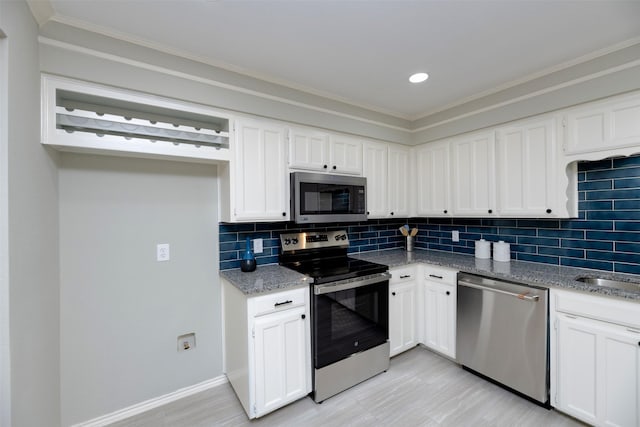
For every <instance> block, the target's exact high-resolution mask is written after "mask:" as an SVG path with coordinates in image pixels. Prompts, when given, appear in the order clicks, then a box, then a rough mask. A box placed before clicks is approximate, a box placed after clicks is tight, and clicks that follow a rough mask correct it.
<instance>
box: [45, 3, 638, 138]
mask: <svg viewBox="0 0 640 427" xmlns="http://www.w3.org/2000/svg"><path fill="white" fill-rule="evenodd" d="M49 20H50V21H53V22H58V23H60V24H63V25H68V26H71V27H75V28H78V29H81V30H85V31H89V32H93V33H96V34H100V35H103V36H107V37H111V38H114V39H117V40H121V41H124V42H127V43H132V44H135V45H138V46H143V47H147V48H150V49H153V50H156V51H159V52H162V53H166V54H169V55H173V56H177V57H180V58H185V59H189V60H192V61H196V62H200V63H204V64H207V65H211V66H214V67H218V68H221V69H224V70H227V71H231V72H234V73H238V74H242V75H244V76H247V77H251V78H255V79H259V80H262V81H265V82H269V83H273V84H277V85H280V86H284V87H288V88H291V89H295V90H299V91H302V92H306V93H308V94H311V95H316V96H320V97H323V98H326V99H330V100H333V101H337V102H342V103H345V104H347V105H351V106H354V107H358V108H364V109H366V110H369V111H372V112H376V113H380V114H385V115H388V116H390V117H394V118H399V119H403V120H408V121H416V120H420V119H423V118H426V117H429V116H431V115H433V114H436V113H439V112H442V111H445V110H448V109H450V108H454V107H457V106H460V105H463V104H466V103H468V102H471V101H475V100H477V99H480V98H484V97H486V96H489V95H493V94H495V93H498V92H501V91H504V90H506V89H510V88H512V87H515V86H518V85H521V84H524V83H527V82H530V81H532V80H535V79H538V78H541V77H544V76H547V75H550V74H553V73H556V72H558V71H562V70H565V69H568V68H571V67H573V66H576V65H579V64H583V63H585V62H588V61H591V60H594V59H596V58H599V57H602V56H605V55H607V54H610V53H612V52H616V51H619V50H622V49H625V48H627V47H630V46H633V45H635V44H638V43H640V37H634V38H631V39H628V40H624V41H622V42H619V43H616V44H614V45H612V46H609V47H606V48H603V49H599V50H596V51H594V52H590V53H588V54H586V55H582V56H580V57H578V58H574V59H572V60H569V61H565V62H563V63H560V64H557V65H554V66H551V67H548V68H545V69H542V70H540V71H537V72H535V73H531V74H528V75H526V76H524V77H521V78H518V79H516V80H512V81H510V82H507V83H504V84H501V85H499V86H496V87H494V88H491V89H489V90H486V91H483V92H480V93H477V94H475V95H471V96H468V97H465V98H463V99H459V100H457V101H454V102H452V103H449V104H447V105H444V106H441V107H437V108H435V109H431V110H427V111H425V112H423V113H417V114H402V113H400V112H397V111H391V110H388V109H385V108H380V107H378V106H374V105H370V104H366V103H357V102H353V101H352V100H350V99H347V98H345V97H341V96H339V95H337V94H334V93H329V92H325V91H320V90H317V89H313V88H310V87H307V86H305V85H300V84H295V83H291V82H288V81H285V80H283V79H279V78H276V77H274V76H271V75H267V74H265V73H258V72H255V71H251V70H247V69H245V68H243V67H238V66H236V65H233V64H229V63H227V62H223V61H215V60H212V59H211V58H207V57H205V56H202V55H194V54H189V53H185V52H183V51H180V50H178V49H173V48H170V47H168V46H166V45H163V44H161V43H156V42H152V41H150V40H147V39H143V38H140V37H135V36H133V35H131V34H128V33H124V32H120V31H116V30H113V29H111V28H106V27H102V26H99V25H95V24H92V23H89V22H86V21H83V20H80V19H75V18H71V17H69V16H63V15H59V14H53V16H51V17H50V19H49ZM387 126H390V125H387Z"/></svg>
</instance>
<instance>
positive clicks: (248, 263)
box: [240, 237, 256, 273]
mask: <svg viewBox="0 0 640 427" xmlns="http://www.w3.org/2000/svg"><path fill="white" fill-rule="evenodd" d="M255 269H256V257H255V256H254V255H253V252H252V251H251V240H249V238H248V237H247V247H246V249H245V251H244V253H243V254H242V259H241V260H240V270H242V271H244V272H245V273H248V272H250V271H254V270H255Z"/></svg>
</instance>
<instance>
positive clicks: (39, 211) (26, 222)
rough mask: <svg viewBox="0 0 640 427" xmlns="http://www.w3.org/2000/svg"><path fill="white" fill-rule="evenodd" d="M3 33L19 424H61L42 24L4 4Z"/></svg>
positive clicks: (21, 8)
mask: <svg viewBox="0 0 640 427" xmlns="http://www.w3.org/2000/svg"><path fill="white" fill-rule="evenodd" d="M0 28H1V29H2V30H3V32H4V33H6V35H7V38H6V40H5V41H4V42H6V43H7V46H6V47H7V51H8V52H7V53H8V58H7V64H8V86H9V88H8V93H7V94H6V96H8V121H7V123H8V129H7V130H8V158H9V159H10V160H9V162H8V196H9V197H8V200H9V254H10V255H9V291H10V299H9V307H10V317H9V319H10V354H11V418H12V425H13V426H14V427H22V426H25V427H31V426H45V425H46V426H57V425H59V423H60V377H59V361H60V359H59V352H60V333H59V304H58V300H59V286H58V284H59V281H58V277H59V269H58V185H57V183H58V180H57V166H56V154H55V153H52V152H49V151H47V150H46V149H45V148H44V147H43V146H42V145H41V144H40V129H39V127H40V114H39V111H40V76H39V63H38V42H37V36H38V26H37V25H36V23H35V21H34V20H33V17H32V16H31V13H30V11H29V9H28V7H27V4H26V3H25V2H24V1H19V2H4V1H3V2H0ZM4 42H3V43H4ZM2 96H5V93H4V92H3V93H2ZM2 380H3V381H4V378H3V379H2Z"/></svg>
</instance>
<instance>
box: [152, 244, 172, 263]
mask: <svg viewBox="0 0 640 427" xmlns="http://www.w3.org/2000/svg"><path fill="white" fill-rule="evenodd" d="M170 259H171V253H170V251H169V244H168V243H158V245H157V246H156V260H157V261H169V260H170Z"/></svg>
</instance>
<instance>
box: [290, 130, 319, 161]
mask: <svg viewBox="0 0 640 427" xmlns="http://www.w3.org/2000/svg"><path fill="white" fill-rule="evenodd" d="M289 168H291V169H304V170H311V171H328V170H329V134H328V133H324V132H321V131H317V130H313V129H308V128H295V127H293V128H290V129H289Z"/></svg>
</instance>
